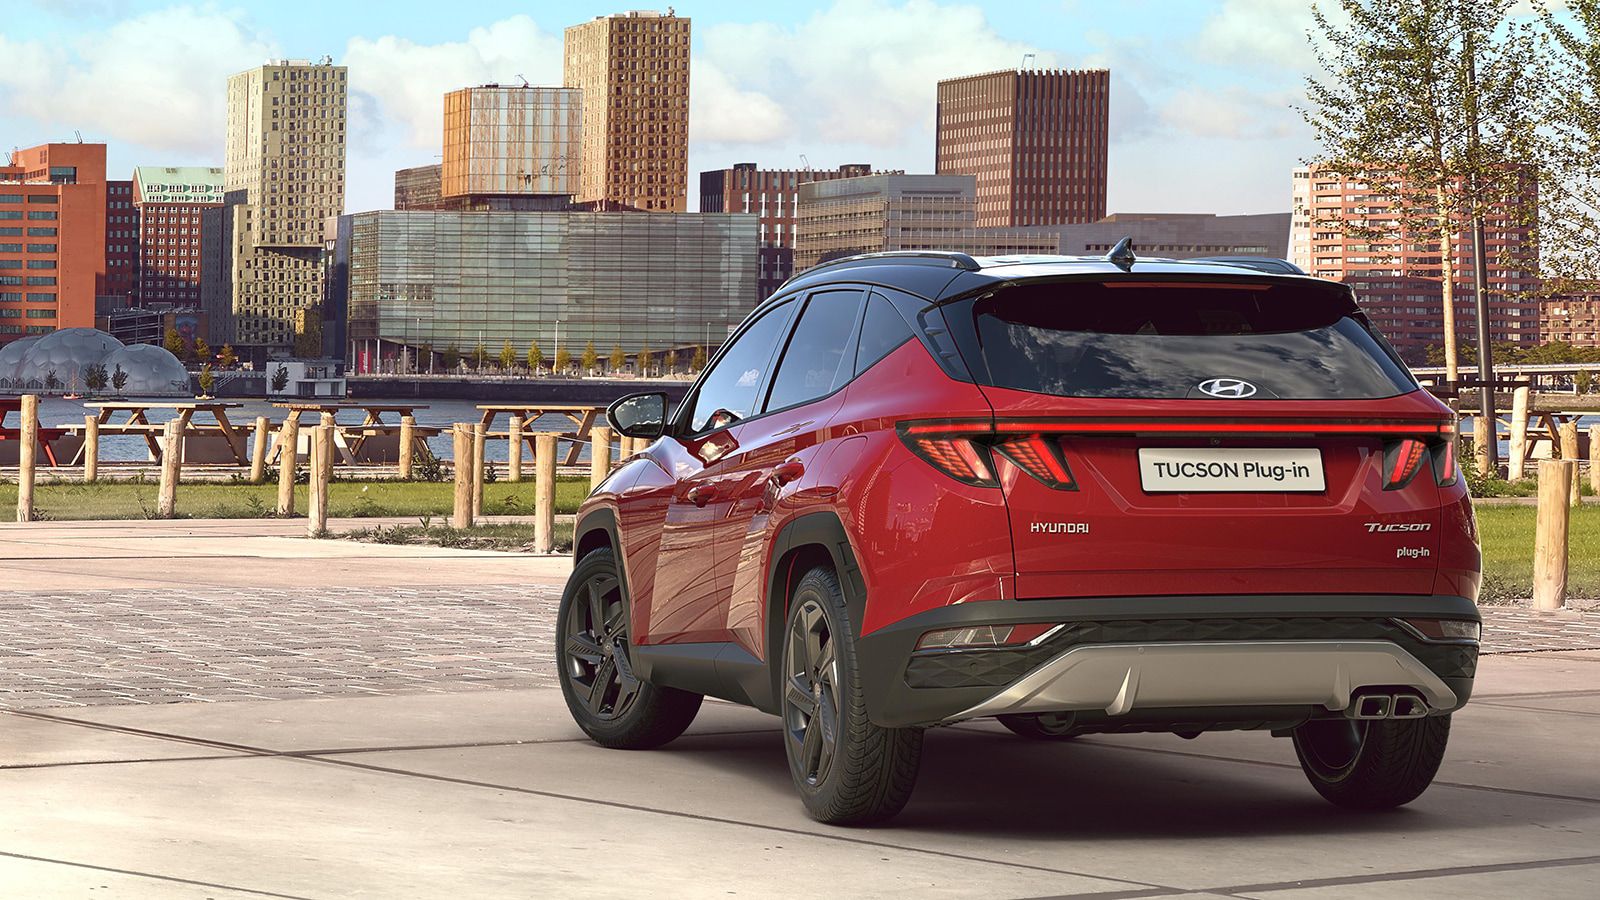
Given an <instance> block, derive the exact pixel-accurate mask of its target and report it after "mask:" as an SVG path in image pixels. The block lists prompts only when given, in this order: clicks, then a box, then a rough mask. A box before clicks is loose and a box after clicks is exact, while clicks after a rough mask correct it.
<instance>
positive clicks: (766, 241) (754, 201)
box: [700, 163, 898, 300]
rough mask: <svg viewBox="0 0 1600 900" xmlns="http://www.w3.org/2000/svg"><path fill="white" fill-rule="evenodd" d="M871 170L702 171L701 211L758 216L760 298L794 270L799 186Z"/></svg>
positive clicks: (741, 166)
mask: <svg viewBox="0 0 1600 900" xmlns="http://www.w3.org/2000/svg"><path fill="white" fill-rule="evenodd" d="M870 174H872V167H871V166H870V165H867V164H866V163H852V164H847V165H842V166H840V167H839V168H837V169H760V168H757V167H756V164H755V163H737V164H735V165H734V166H733V167H732V168H728V169H718V170H716V171H712V172H701V173H700V211H701V212H703V213H754V214H756V215H757V216H759V217H760V219H759V221H760V223H761V224H760V238H759V246H760V248H761V254H760V255H761V272H760V275H759V277H758V278H757V280H756V299H758V300H764V299H766V298H767V297H770V296H772V293H773V292H774V291H776V290H777V289H778V286H779V285H781V284H783V283H784V282H785V281H787V280H788V278H789V276H790V275H792V274H794V244H795V222H796V217H797V215H798V207H799V204H800V185H802V184H810V183H811V182H814V181H831V180H833V179H835V178H855V177H858V176H862V175H870ZM897 174H898V173H897Z"/></svg>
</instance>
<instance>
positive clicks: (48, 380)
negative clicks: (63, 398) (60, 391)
mask: <svg viewBox="0 0 1600 900" xmlns="http://www.w3.org/2000/svg"><path fill="white" fill-rule="evenodd" d="M44 387H45V390H48V391H53V390H55V389H56V388H58V387H61V379H60V378H57V377H56V370H55V369H51V370H50V371H48V372H46V373H45V374H44Z"/></svg>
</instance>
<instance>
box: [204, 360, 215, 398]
mask: <svg viewBox="0 0 1600 900" xmlns="http://www.w3.org/2000/svg"><path fill="white" fill-rule="evenodd" d="M216 386H217V376H215V375H213V374H211V363H208V362H203V363H201V364H200V395H201V396H202V397H209V396H211V389H212V388H214V387H216Z"/></svg>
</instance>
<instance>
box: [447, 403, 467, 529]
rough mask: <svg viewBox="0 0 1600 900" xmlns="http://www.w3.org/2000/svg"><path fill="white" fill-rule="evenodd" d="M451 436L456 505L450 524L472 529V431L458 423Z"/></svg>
mask: <svg viewBox="0 0 1600 900" xmlns="http://www.w3.org/2000/svg"><path fill="white" fill-rule="evenodd" d="M451 436H452V437H453V438H454V439H455V447H454V450H455V475H456V491H455V505H454V509H453V512H452V513H451V516H450V524H451V525H452V526H454V527H456V528H471V527H472V431H471V429H469V428H468V427H467V426H466V425H464V424H462V423H460V422H457V423H456V424H455V428H454V429H452V433H451Z"/></svg>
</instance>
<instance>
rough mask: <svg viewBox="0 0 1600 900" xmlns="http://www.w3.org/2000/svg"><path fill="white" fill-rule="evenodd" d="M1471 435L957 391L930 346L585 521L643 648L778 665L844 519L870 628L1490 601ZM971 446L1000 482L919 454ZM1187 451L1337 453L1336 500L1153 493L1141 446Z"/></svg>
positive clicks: (733, 440)
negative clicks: (1086, 602) (1286, 603)
mask: <svg viewBox="0 0 1600 900" xmlns="http://www.w3.org/2000/svg"><path fill="white" fill-rule="evenodd" d="M1454 427H1455V426H1454V417H1453V415H1452V414H1451V412H1450V411H1449V409H1448V408H1447V407H1445V406H1444V405H1443V404H1441V403H1440V402H1439V401H1437V400H1436V399H1434V398H1433V397H1432V396H1431V395H1429V394H1427V393H1426V392H1424V391H1420V390H1417V391H1413V392H1411V393H1407V394H1403V395H1400V396H1396V397H1391V398H1387V399H1380V400H1353V401H1345V400H1318V401H1287V400H1261V399H1250V400H1220V399H1218V400H1211V399H1205V400H1196V399H1171V400H1127V399H1093V398H1088V399H1084V398H1066V397H1055V396H1047V395H1043V394H1036V393H1031V392H1024V391H1017V390H1008V389H1004V388H996V387H987V386H985V387H980V386H978V385H976V384H973V383H971V382H966V381H961V380H957V379H955V378H952V377H950V376H949V375H948V374H946V372H945V371H944V369H942V368H941V367H940V365H939V364H938V362H937V361H936V360H935V358H934V357H933V355H932V354H931V353H930V351H929V349H928V348H927V347H926V346H925V345H924V344H923V343H922V342H921V341H919V340H915V339H913V340H908V341H905V342H904V343H902V344H901V345H900V346H899V347H898V348H897V349H895V350H893V351H892V352H890V353H889V354H888V355H887V356H885V357H884V358H882V359H881V360H880V361H878V362H877V363H876V364H875V365H872V366H871V367H870V368H868V369H866V370H865V371H863V372H861V373H859V374H858V375H856V377H855V378H854V380H853V381H850V382H849V383H848V384H847V385H846V386H844V387H843V388H842V389H838V390H835V391H834V392H833V393H831V394H828V395H826V396H823V397H821V398H818V399H816V400H813V401H811V402H808V403H805V404H802V405H799V406H795V407H792V408H789V409H785V410H778V411H774V412H767V413H765V414H758V415H753V416H751V417H749V418H746V419H745V420H743V421H739V422H736V423H734V424H732V425H730V426H728V427H726V428H722V429H720V430H717V431H714V432H712V433H711V434H709V435H704V436H700V437H697V438H688V437H679V436H672V435H669V436H666V437H663V438H661V439H660V440H658V441H656V442H655V444H654V445H653V446H652V447H651V448H650V449H649V451H648V452H647V453H645V454H643V455H642V456H641V457H638V458H636V459H635V460H633V461H631V462H629V463H628V464H627V466H626V467H625V468H624V470H623V471H621V472H619V473H618V475H617V476H614V477H613V479H612V481H610V482H608V483H607V485H606V488H607V489H606V490H602V491H599V492H597V493H596V495H595V496H594V497H592V498H591V499H590V500H589V501H588V502H587V503H586V504H585V506H584V508H583V510H581V511H580V514H579V515H580V518H582V517H583V516H585V515H587V513H588V512H589V511H590V510H592V509H595V508H600V507H609V508H611V509H612V510H614V512H615V515H616V520H617V523H618V529H617V531H618V534H617V540H618V541H619V543H620V545H621V549H622V555H623V558H624V565H625V569H626V575H627V578H628V581H629V585H630V591H631V597H632V602H633V624H634V632H633V635H634V637H633V639H634V640H635V641H637V642H638V643H639V644H641V645H649V644H673V643H690V642H731V643H733V644H736V645H738V646H739V647H741V648H743V649H744V650H745V651H748V653H750V654H751V655H752V656H754V657H756V658H757V659H766V658H767V657H768V655H769V648H768V647H767V646H766V643H767V641H766V635H767V634H768V633H769V624H770V623H769V617H771V616H774V615H777V616H781V615H783V614H784V610H783V608H782V605H781V603H782V598H781V597H779V598H777V604H778V605H774V603H773V600H772V598H769V597H768V596H767V587H768V584H769V581H770V578H771V576H772V573H773V572H774V571H776V570H778V567H780V566H781V565H782V564H783V561H782V560H780V559H779V558H778V557H777V547H776V541H777V538H778V535H779V534H780V532H781V531H782V529H783V527H784V525H785V524H786V523H788V522H790V521H791V520H793V519H794V518H795V517H797V516H801V515H805V514H807V513H811V512H815V511H819V510H823V511H828V512H830V513H832V514H833V515H835V516H837V518H838V520H839V521H840V523H842V526H843V530H844V533H845V535H846V537H847V539H848V545H849V550H850V552H851V554H852V555H853V557H854V559H855V561H856V563H857V565H858V566H859V570H860V578H861V581H862V582H863V583H864V585H865V589H866V590H865V593H866V598H867V599H866V604H865V609H864V611H863V621H862V632H863V633H864V634H871V633H873V632H875V631H878V630H880V629H882V628H884V627H885V626H888V625H892V624H894V623H896V622H899V621H901V620H903V619H906V618H908V617H910V616H914V615H917V614H919V613H924V612H927V611H930V610H934V609H938V608H940V607H946V606H951V605H954V604H963V603H973V602H983V601H991V600H1009V599H1022V600H1027V599H1034V598H1040V599H1043V598H1077V597H1134V596H1146V597H1149V596H1157V597H1174V598H1176V597H1183V596H1199V595H1241V594H1243V595H1250V594H1262V595H1283V594H1302V593H1319V594H1370V595H1402V594H1403V595H1417V596H1427V595H1453V596H1459V597H1466V598H1468V599H1471V598H1474V597H1475V596H1476V593H1477V589H1478V580H1479V565H1480V556H1479V552H1478V547H1477V535H1476V532H1475V528H1474V525H1473V519H1472V510H1471V505H1470V502H1469V501H1468V500H1467V495H1466V489H1465V485H1464V483H1462V481H1461V480H1459V479H1457V480H1455V481H1454V482H1453V483H1447V484H1444V485H1443V486H1441V481H1447V479H1442V478H1440V477H1438V476H1437V474H1436V473H1437V472H1438V471H1439V470H1438V468H1437V467H1438V466H1440V465H1446V466H1448V467H1449V468H1450V469H1453V468H1454V460H1453V458H1452V459H1450V460H1448V461H1447V462H1444V463H1440V462H1433V463H1431V464H1430V460H1434V459H1443V456H1442V455H1440V456H1438V457H1435V456H1432V455H1430V454H1433V453H1441V454H1442V449H1440V447H1441V445H1440V442H1441V441H1442V440H1444V439H1446V438H1447V437H1450V436H1452V435H1453V431H1454ZM902 432H903V433H902ZM952 433H955V434H960V435H963V436H964V437H963V438H962V440H963V441H965V442H969V443H966V444H964V445H963V446H965V447H966V448H967V450H969V451H970V450H971V449H973V448H976V450H977V452H978V453H979V455H980V457H981V461H982V463H983V464H984V465H985V466H988V467H989V469H988V470H987V471H986V472H985V473H984V474H986V475H987V476H989V477H988V479H987V480H985V479H982V478H978V479H968V480H969V481H974V480H975V481H977V482H980V483H965V482H964V481H963V480H958V478H956V477H952V475H951V474H948V473H947V471H941V466H945V464H944V463H940V464H938V465H936V464H935V463H936V462H938V459H937V458H936V457H937V454H938V453H944V452H945V451H944V450H939V451H937V452H935V451H932V450H929V449H928V448H927V447H925V446H922V445H921V444H918V443H917V441H918V440H920V439H922V438H924V437H926V438H930V439H938V438H940V437H941V436H947V435H950V434H952ZM1397 442H1398V444H1399V445H1400V446H1401V447H1402V449H1403V448H1404V447H1406V446H1409V445H1410V443H1412V442H1414V443H1415V445H1416V447H1417V448H1420V449H1417V451H1416V452H1415V453H1404V452H1402V453H1400V454H1399V457H1400V464H1401V465H1402V467H1403V468H1404V469H1405V472H1412V471H1415V473H1416V474H1415V475H1413V476H1412V477H1409V479H1401V480H1403V481H1404V483H1403V485H1401V486H1398V487H1392V483H1396V479H1395V477H1394V476H1395V475H1396V472H1395V471H1392V468H1393V467H1394V466H1395V465H1396V463H1395V462H1394V461H1393V459H1394V457H1393V456H1391V458H1390V461H1389V464H1388V466H1387V467H1386V457H1385V451H1386V448H1387V447H1392V446H1395V445H1396V444H1397ZM1001 445H1003V446H1001ZM991 446H998V448H999V449H998V452H991V451H990V449H989V448H990V447H991ZM1171 447H1196V448H1272V449H1293V448H1301V449H1312V450H1316V451H1318V452H1319V453H1320V456H1321V459H1322V463H1323V467H1324V478H1325V482H1326V488H1325V489H1324V490H1322V491H1320V492H1306V493H1148V492H1146V491H1144V490H1143V489H1142V487H1141V482H1140V476H1139V468H1138V451H1139V449H1141V448H1171ZM913 448H918V449H915V450H914V449H913ZM950 452H955V453H958V454H959V452H960V450H959V449H951V450H950ZM919 453H921V455H920V456H919ZM962 459H965V457H962ZM946 462H949V461H948V460H947V461H946ZM969 462H970V461H969ZM951 467H953V468H954V469H959V468H960V466H959V465H956V463H954V462H950V463H949V465H948V466H945V468H951ZM1400 474H1405V473H1404V472H1402V473H1400ZM1386 487H1391V489H1386ZM1393 526H1405V527H1404V528H1396V527H1393ZM1040 627H1044V626H1042V625H1041V626H1040Z"/></svg>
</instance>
